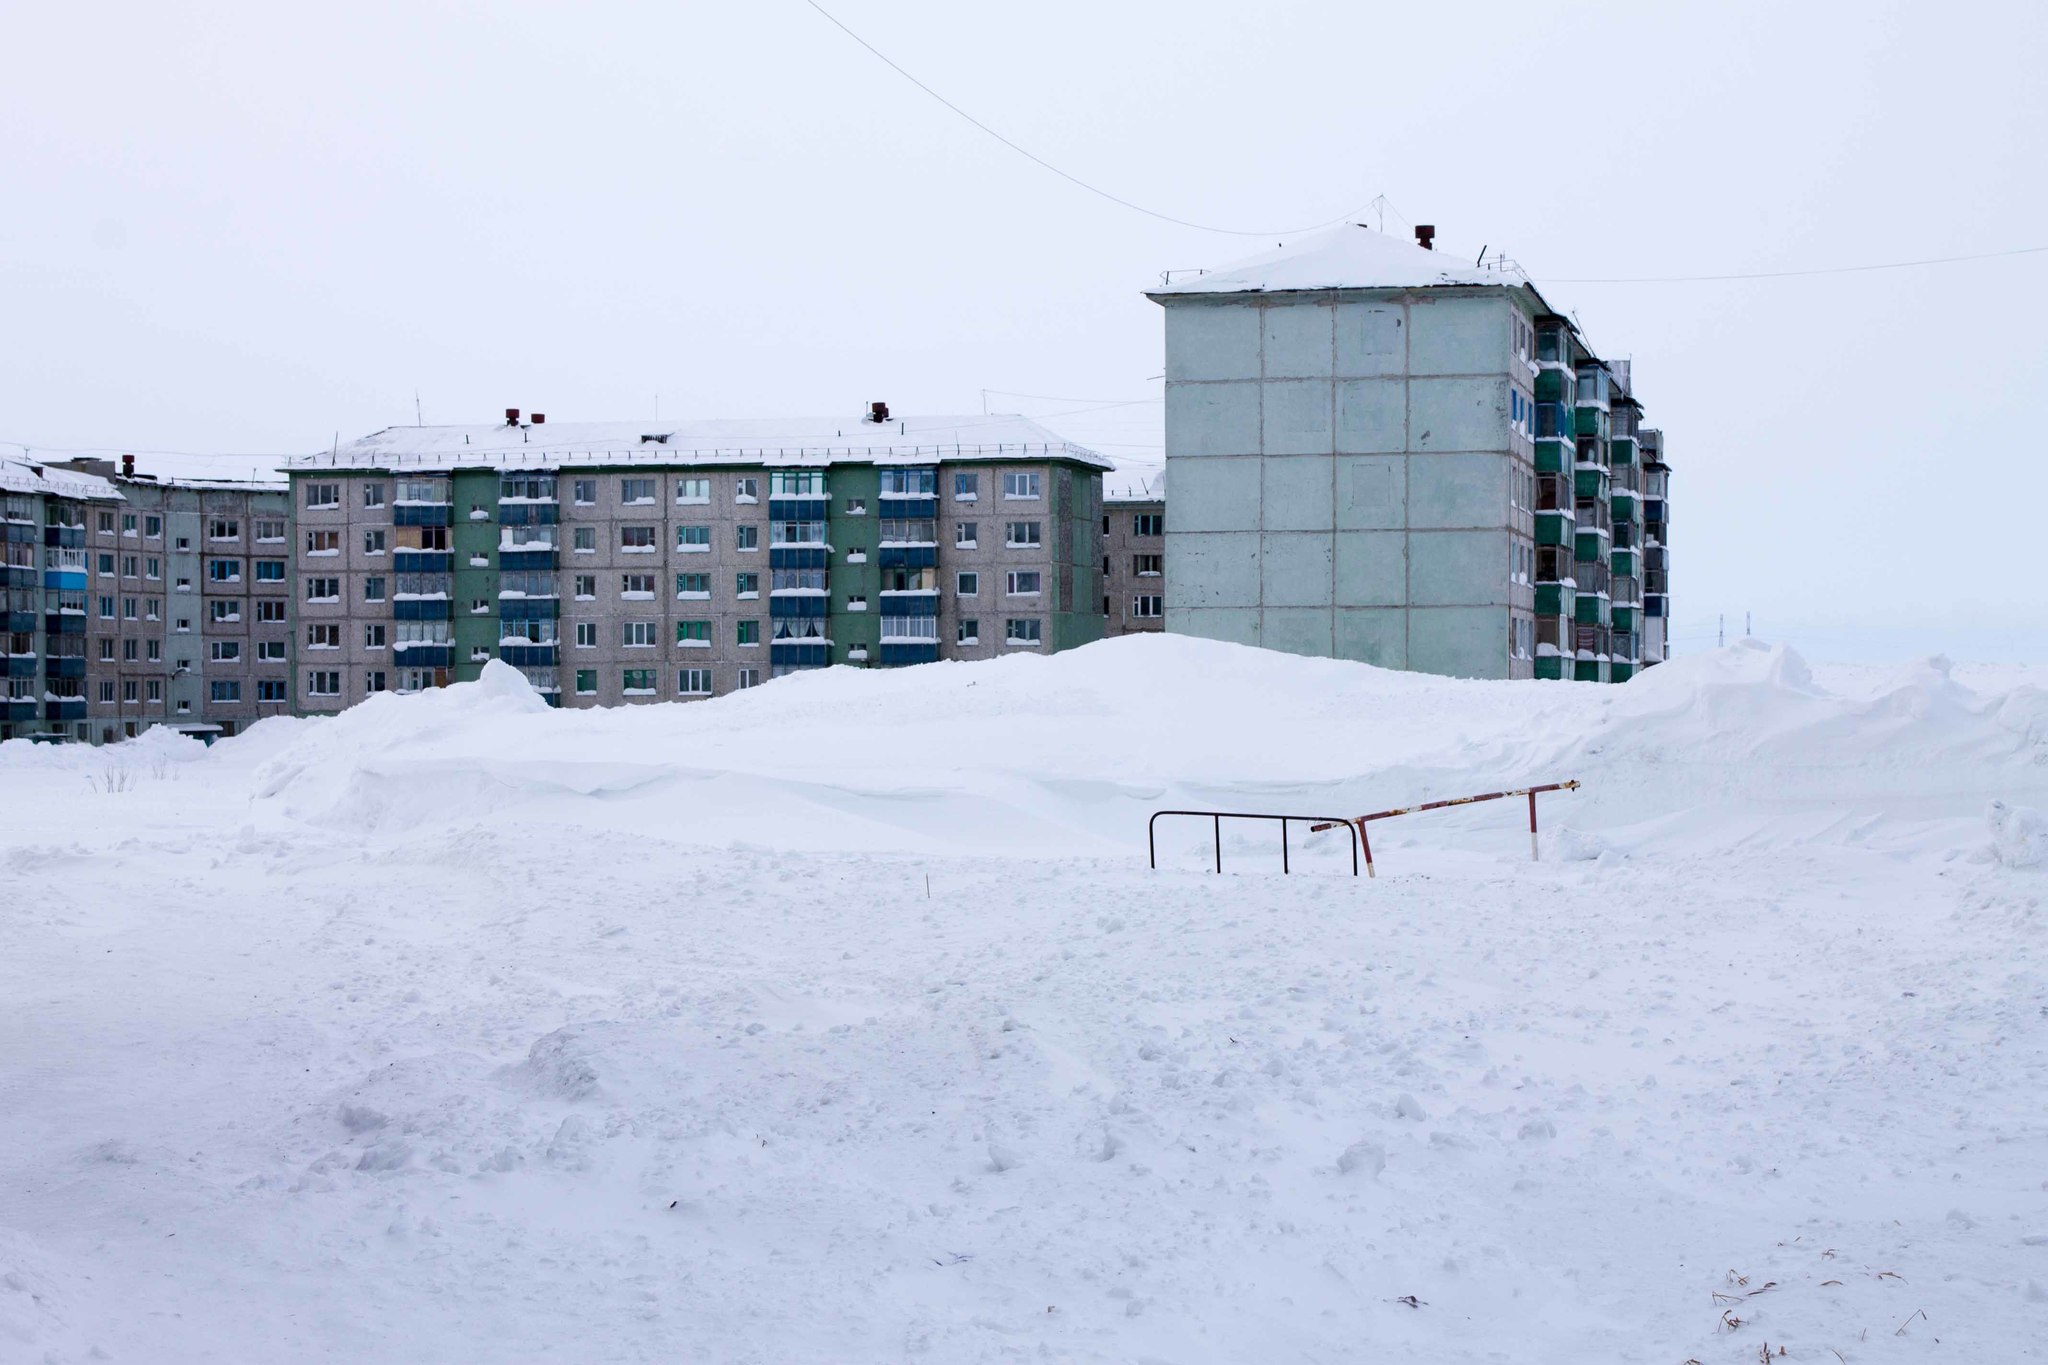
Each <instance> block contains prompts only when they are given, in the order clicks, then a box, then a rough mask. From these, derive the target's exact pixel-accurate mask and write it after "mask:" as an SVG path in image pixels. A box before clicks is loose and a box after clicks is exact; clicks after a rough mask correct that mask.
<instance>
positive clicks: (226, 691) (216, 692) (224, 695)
mask: <svg viewBox="0 0 2048 1365" xmlns="http://www.w3.org/2000/svg"><path fill="white" fill-rule="evenodd" d="M207 694H208V696H210V697H211V698H212V699H213V700H214V701H217V702H221V701H240V700H241V699H242V684H241V683H240V682H238V681H236V680H235V679H233V678H215V679H214V680H213V681H212V682H211V683H209V684H208V685H207Z"/></svg>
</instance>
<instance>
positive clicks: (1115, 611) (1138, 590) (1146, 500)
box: [1102, 472, 1166, 636]
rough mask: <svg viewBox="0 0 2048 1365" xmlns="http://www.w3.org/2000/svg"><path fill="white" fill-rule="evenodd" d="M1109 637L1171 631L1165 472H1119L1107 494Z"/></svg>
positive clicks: (1104, 562) (1109, 481)
mask: <svg viewBox="0 0 2048 1365" xmlns="http://www.w3.org/2000/svg"><path fill="white" fill-rule="evenodd" d="M1102 616H1103V629H1102V633H1103V634H1104V635H1105V636H1116V635H1142V634H1145V633H1147V632H1156V631H1162V630H1164V629H1166V476H1165V475H1164V474H1161V473H1156V472H1155V473H1152V474H1149V475H1130V474H1124V473H1117V474H1113V475H1110V476H1108V477H1107V478H1106V479H1105V480H1104V487H1103V494H1102Z"/></svg>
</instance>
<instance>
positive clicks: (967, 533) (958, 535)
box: [953, 521, 981, 550]
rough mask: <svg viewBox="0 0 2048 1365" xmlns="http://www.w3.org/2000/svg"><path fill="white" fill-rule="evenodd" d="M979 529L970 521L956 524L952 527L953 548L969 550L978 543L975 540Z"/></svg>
mask: <svg viewBox="0 0 2048 1365" xmlns="http://www.w3.org/2000/svg"><path fill="white" fill-rule="evenodd" d="M980 530H981V528H980V527H979V526H977V525H975V523H973V522H971V521H962V522H956V523H955V524H954V526H953V548H955V549H957V550H971V549H973V548H974V547H975V546H976V545H978V544H979V543H980V542H979V541H978V540H977V539H976V537H977V535H979V533H980Z"/></svg>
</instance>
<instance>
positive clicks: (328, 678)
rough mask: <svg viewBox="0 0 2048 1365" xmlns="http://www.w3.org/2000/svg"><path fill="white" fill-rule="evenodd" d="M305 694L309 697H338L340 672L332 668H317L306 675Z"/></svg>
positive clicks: (339, 693) (339, 692)
mask: <svg viewBox="0 0 2048 1365" xmlns="http://www.w3.org/2000/svg"><path fill="white" fill-rule="evenodd" d="M306 695H307V696H309V697H338V696H340V695H341V674H340V672H338V671H337V670H334V669H317V670H315V671H314V672H311V673H308V674H307V675H306Z"/></svg>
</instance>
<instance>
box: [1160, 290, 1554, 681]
mask: <svg viewBox="0 0 2048 1365" xmlns="http://www.w3.org/2000/svg"><path fill="white" fill-rule="evenodd" d="M1155 297H1156V298H1157V299H1158V301H1159V302H1161V303H1162V304H1164V305H1165V307H1166V337H1167V344H1166V349H1167V357H1168V363H1167V389H1166V433H1167V461H1168V464H1167V468H1168V479H1169V485H1170V487H1171V488H1172V490H1173V497H1172V501H1173V517H1172V521H1171V524H1170V526H1169V528H1168V532H1167V536H1166V568H1167V573H1166V610H1167V628H1168V629H1170V630H1174V631H1181V632H1185V633H1188V634H1197V635H1204V636H1209V637H1211V638H1216V639H1229V640H1238V641H1241V642H1244V643H1248V644H1260V645H1263V646H1265V647H1267V648H1272V649H1284V650H1289V651H1293V652H1298V653H1306V654H1318V655H1333V656H1335V657H1339V658H1350V659H1359V660H1363V661H1366V662H1371V663H1375V664H1380V665H1382V666H1385V667H1391V668H1415V669H1424V670H1427V671H1432V672H1445V673H1455V674H1460V675H1464V676H1472V677H1527V676H1532V673H1533V664H1532V661H1531V660H1530V659H1528V658H1526V657H1523V655H1522V652H1521V651H1520V649H1519V647H1518V645H1517V643H1516V641H1517V640H1518V639H1519V638H1520V637H1519V636H1518V635H1517V632H1516V627H1515V622H1516V620H1517V619H1518V616H1519V615H1523V614H1527V613H1528V612H1530V611H1531V610H1532V609H1533V590H1532V588H1531V586H1530V585H1529V584H1528V583H1527V581H1526V575H1525V574H1524V572H1523V570H1522V568H1521V567H1520V566H1522V565H1523V564H1524V563H1525V561H1526V560H1530V559H1533V543H1534V542H1533V537H1534V530H1535V527H1534V516H1533V513H1532V511H1531V509H1530V508H1529V506H1528V505H1527V504H1528V502H1529V496H1528V492H1527V490H1528V489H1530V488H1532V487H1533V485H1534V477H1533V469H1534V464H1533V461H1534V443H1533V437H1532V436H1531V434H1530V431H1529V423H1528V421H1527V417H1526V414H1527V413H1528V412H1529V411H1531V404H1532V402H1533V399H1532V397H1531V394H1532V392H1533V385H1532V379H1533V375H1532V372H1531V370H1530V367H1529V365H1528V363H1527V362H1526V361H1525V360H1524V359H1523V358H1521V356H1519V355H1518V354H1517V350H1516V346H1517V338H1518V337H1520V336H1522V335H1526V332H1527V321H1528V319H1529V318H1530V316H1531V315H1532V314H1531V307H1532V305H1531V304H1530V303H1529V302H1528V301H1527V298H1526V296H1524V295H1523V294H1521V293H1520V292H1519V291H1516V290H1512V289H1509V288H1505V287H1503V288H1486V287H1477V286H1474V287H1456V288H1446V289H1421V290H1416V289H1409V290H1331V291H1305V292H1300V293H1274V294H1264V293H1245V294H1224V295H1171V294H1167V295H1158V296H1155Z"/></svg>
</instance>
